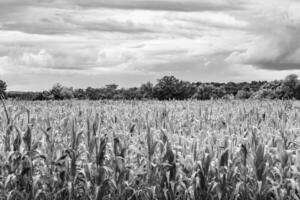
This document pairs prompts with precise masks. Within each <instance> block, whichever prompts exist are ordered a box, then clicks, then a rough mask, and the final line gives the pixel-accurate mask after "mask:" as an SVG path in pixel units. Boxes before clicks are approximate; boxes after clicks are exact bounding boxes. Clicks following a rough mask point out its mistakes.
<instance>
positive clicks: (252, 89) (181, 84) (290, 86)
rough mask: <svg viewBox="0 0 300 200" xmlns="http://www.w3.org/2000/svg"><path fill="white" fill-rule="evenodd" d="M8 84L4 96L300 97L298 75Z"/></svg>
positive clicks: (0, 83)
mask: <svg viewBox="0 0 300 200" xmlns="http://www.w3.org/2000/svg"><path fill="white" fill-rule="evenodd" d="M6 87H7V85H6V83H5V82H4V81H1V80H0V93H1V95H2V96H3V97H6V98H9V99H17V100H33V101H34V100H64V99H89V100H105V99H111V100H142V99H157V100H173V99H174V100H185V99H198V100H210V99H300V80H299V79H298V76H297V75H295V74H291V75H288V76H287V77H285V78H284V79H283V80H274V81H252V82H239V83H235V82H227V83H217V82H209V83H202V82H189V81H183V80H179V79H178V78H176V77H174V76H164V77H163V78H161V79H158V80H157V82H156V84H153V83H151V82H147V83H144V84H142V85H141V86H140V87H131V88H118V85H117V84H109V85H106V86H105V87H100V88H93V87H88V88H86V89H81V88H76V89H74V88H73V87H66V86H63V85H61V84H59V83H57V84H55V85H54V86H53V87H52V88H51V89H50V90H45V91H41V92H13V91H9V92H6Z"/></svg>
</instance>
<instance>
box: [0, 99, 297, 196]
mask: <svg viewBox="0 0 300 200" xmlns="http://www.w3.org/2000/svg"><path fill="white" fill-rule="evenodd" d="M5 104H6V106H5V107H6V108H5V107H2V108H1V110H0V112H1V113H0V114H1V115H0V131H1V136H0V137H1V138H0V139H1V140H0V141H1V143H0V148H1V151H0V152H1V155H0V165H1V166H0V187H1V188H0V199H28V200H29V199H61V200H63V199H97V200H101V199H118V200H119V199H120V200H125V199H132V200H137V199H141V200H142V199H163V200H173V199H197V200H200V199H207V200H209V199H258V200H262V199H299V198H300V193H299V192H300V188H299V186H300V185H299V183H300V179H299V178H300V173H299V172H300V148H299V147H300V112H299V111H300V102H297V101H295V102H293V101H202V102H199V101H173V102H172V101H170V102H158V101H144V102H143V101H127V102H121V101H115V102H114V101H108V102H91V101H61V102H56V101H52V102H46V101H45V102H8V101H7V102H5ZM5 110H6V111H5Z"/></svg>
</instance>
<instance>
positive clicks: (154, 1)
mask: <svg viewBox="0 0 300 200" xmlns="http://www.w3.org/2000/svg"><path fill="white" fill-rule="evenodd" d="M75 2H76V3H77V5H79V6H81V7H90V8H95V7H101V8H115V9H144V10H167V11H185V12H192V11H209V10H210V11H216V10H222V11H224V10H237V9H241V8H242V7H241V5H240V4H237V3H231V4H226V3H224V4H215V3H213V2H214V1H207V2H203V1H190V0H185V1H176V2H175V1H172V0H151V1H150V0H121V1H120V0H109V1H107V0H87V1H80V0H76V1H75Z"/></svg>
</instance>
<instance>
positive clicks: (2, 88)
mask: <svg viewBox="0 0 300 200" xmlns="http://www.w3.org/2000/svg"><path fill="white" fill-rule="evenodd" d="M6 88H7V85H6V82H4V81H2V80H0V96H3V97H5V96H6Z"/></svg>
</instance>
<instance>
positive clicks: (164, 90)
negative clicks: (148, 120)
mask: <svg viewBox="0 0 300 200" xmlns="http://www.w3.org/2000/svg"><path fill="white" fill-rule="evenodd" d="M178 88H179V80H178V79H177V78H175V77H174V76H164V77H163V78H162V79H159V80H158V81H157V84H156V85H155V87H154V96H155V97H156V98H157V99H159V100H170V99H174V98H175V97H176V95H177V93H178Z"/></svg>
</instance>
